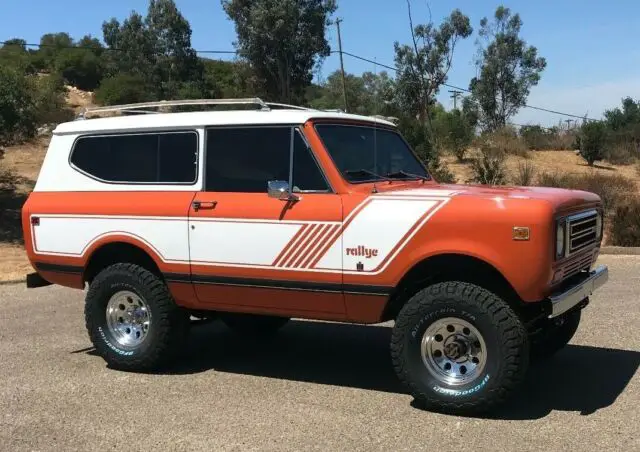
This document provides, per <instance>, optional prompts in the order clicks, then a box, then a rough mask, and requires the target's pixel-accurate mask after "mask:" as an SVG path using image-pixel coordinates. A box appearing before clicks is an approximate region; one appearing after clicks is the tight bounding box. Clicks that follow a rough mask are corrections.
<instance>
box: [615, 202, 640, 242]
mask: <svg viewBox="0 0 640 452" xmlns="http://www.w3.org/2000/svg"><path fill="white" fill-rule="evenodd" d="M611 220H612V224H611V242H612V244H613V245H615V246H640V198H638V197H634V198H627V199H626V200H625V202H622V203H620V204H619V205H618V206H617V207H616V208H615V211H614V214H613V217H612V219H611Z"/></svg>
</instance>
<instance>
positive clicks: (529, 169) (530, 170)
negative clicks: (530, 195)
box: [515, 161, 536, 186]
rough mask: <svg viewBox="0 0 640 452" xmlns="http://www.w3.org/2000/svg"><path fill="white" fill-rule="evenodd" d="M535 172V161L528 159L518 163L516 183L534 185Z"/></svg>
mask: <svg viewBox="0 0 640 452" xmlns="http://www.w3.org/2000/svg"><path fill="white" fill-rule="evenodd" d="M535 174H536V168H535V166H533V163H531V162H528V161H525V162H520V163H518V173H517V174H516V176H515V183H516V185H520V186H528V185H532V184H533V177H534V176H535Z"/></svg>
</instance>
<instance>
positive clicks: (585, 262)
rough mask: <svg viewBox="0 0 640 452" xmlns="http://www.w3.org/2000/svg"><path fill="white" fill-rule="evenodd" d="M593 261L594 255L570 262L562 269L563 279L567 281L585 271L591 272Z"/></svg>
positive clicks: (590, 254)
mask: <svg viewBox="0 0 640 452" xmlns="http://www.w3.org/2000/svg"><path fill="white" fill-rule="evenodd" d="M592 261H593V253H591V252H589V253H588V254H586V255H584V256H582V257H579V258H578V259H576V260H575V261H573V262H569V263H568V264H566V265H565V266H564V267H563V268H562V278H563V279H567V278H569V277H571V276H573V275H575V274H577V273H580V272H581V271H583V270H589V269H590V268H591V263H592Z"/></svg>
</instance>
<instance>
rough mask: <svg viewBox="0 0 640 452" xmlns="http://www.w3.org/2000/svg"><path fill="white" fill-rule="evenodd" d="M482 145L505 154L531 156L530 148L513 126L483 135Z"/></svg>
mask: <svg viewBox="0 0 640 452" xmlns="http://www.w3.org/2000/svg"><path fill="white" fill-rule="evenodd" d="M480 141H481V145H480V146H481V147H482V146H483V145H484V146H487V147H490V148H492V149H494V150H495V151H498V152H500V153H503V154H512V155H518V156H520V157H525V158H528V157H529V150H528V149H527V145H526V144H525V143H524V141H523V140H522V139H521V138H520V137H519V136H518V134H517V132H516V130H515V129H514V128H513V127H510V126H507V127H503V128H501V129H498V130H496V131H495V132H492V133H487V134H485V135H483V136H482V137H481V140H480Z"/></svg>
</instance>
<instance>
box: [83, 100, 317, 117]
mask: <svg viewBox="0 0 640 452" xmlns="http://www.w3.org/2000/svg"><path fill="white" fill-rule="evenodd" d="M199 105H201V106H205V105H258V106H259V107H260V110H264V111H270V110H271V109H272V108H271V107H276V108H280V109H294V110H313V109H312V108H307V107H300V106H297V105H289V104H281V103H276V102H264V101H263V100H262V99H260V98H259V97H250V98H243V99H184V100H161V101H156V102H140V103H134V104H122V105H108V106H106V107H93V108H89V107H88V108H85V109H84V110H83V111H82V112H81V113H80V114H79V115H78V118H77V119H87V116H88V115H89V114H92V113H109V112H128V113H134V114H156V113H162V111H153V110H147V109H149V108H166V107H182V106H199Z"/></svg>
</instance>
